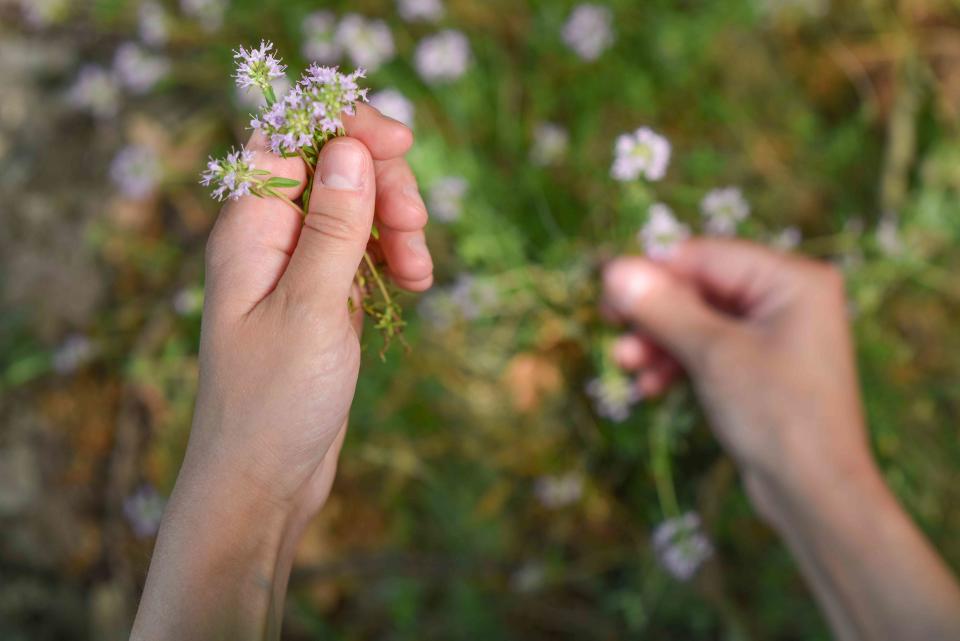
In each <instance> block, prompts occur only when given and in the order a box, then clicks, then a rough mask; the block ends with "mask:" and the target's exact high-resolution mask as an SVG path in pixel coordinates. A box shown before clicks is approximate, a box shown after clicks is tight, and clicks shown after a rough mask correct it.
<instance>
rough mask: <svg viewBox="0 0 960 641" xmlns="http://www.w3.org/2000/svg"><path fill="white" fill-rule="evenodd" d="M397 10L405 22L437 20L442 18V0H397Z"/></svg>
mask: <svg viewBox="0 0 960 641" xmlns="http://www.w3.org/2000/svg"><path fill="white" fill-rule="evenodd" d="M397 12H398V13H399V14H400V17H401V18H403V19H404V20H406V21H407V22H437V21H438V20H440V19H441V18H443V14H444V8H443V0H397Z"/></svg>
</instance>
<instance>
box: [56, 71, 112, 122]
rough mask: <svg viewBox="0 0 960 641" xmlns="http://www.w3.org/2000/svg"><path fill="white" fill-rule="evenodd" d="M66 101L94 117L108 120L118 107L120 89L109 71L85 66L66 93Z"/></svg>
mask: <svg viewBox="0 0 960 641" xmlns="http://www.w3.org/2000/svg"><path fill="white" fill-rule="evenodd" d="M67 101H68V102H69V103H70V104H71V105H73V106H74V107H77V108H79V109H84V110H86V111H89V112H90V113H91V114H93V115H94V116H97V117H99V118H109V117H110V116H113V115H114V114H116V113H117V109H118V108H119V106H120V88H119V87H118V86H117V81H116V78H115V77H114V75H113V74H111V73H110V72H109V71H107V70H106V69H104V68H103V67H100V66H97V65H86V66H84V67H82V68H81V69H80V72H79V73H78V74H77V79H76V81H74V83H73V86H72V87H71V88H70V90H69V92H68V93H67Z"/></svg>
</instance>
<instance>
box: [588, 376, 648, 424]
mask: <svg viewBox="0 0 960 641" xmlns="http://www.w3.org/2000/svg"><path fill="white" fill-rule="evenodd" d="M586 392H587V395H588V396H590V398H591V399H592V400H593V405H594V408H595V409H596V411H597V414H598V415H600V416H602V417H604V418H607V419H610V420H611V421H613V422H614V423H622V422H624V421H625V420H627V418H628V417H629V416H630V410H631V409H632V408H633V406H634V405H636V404H637V403H639V402H640V400H641V398H642V397H641V395H640V390H638V389H637V385H636V383H635V381H634V380H633V379H632V378H629V377H628V376H625V375H624V374H622V373H621V372H618V371H613V370H610V371H605V372H602V373H601V375H600V376H598V377H597V378H593V379H591V380H590V381H588V382H587V386H586Z"/></svg>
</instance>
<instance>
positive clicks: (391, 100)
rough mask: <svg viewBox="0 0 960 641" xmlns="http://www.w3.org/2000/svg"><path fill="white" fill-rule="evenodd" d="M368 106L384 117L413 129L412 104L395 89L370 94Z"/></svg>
mask: <svg viewBox="0 0 960 641" xmlns="http://www.w3.org/2000/svg"><path fill="white" fill-rule="evenodd" d="M370 105H371V106H373V107H375V108H376V109H377V110H378V111H379V112H380V113H382V114H383V115H384V116H388V117H390V118H393V119H394V120H399V121H400V122H402V123H403V124H405V125H406V126H408V127H411V128H412V127H413V114H414V106H413V103H412V102H410V100H409V99H407V97H406V96H404V95H403V94H402V93H400V92H399V91H397V90H396V89H384V90H383V91H378V92H377V93H375V94H372V95H371V96H370Z"/></svg>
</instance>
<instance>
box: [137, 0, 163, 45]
mask: <svg viewBox="0 0 960 641" xmlns="http://www.w3.org/2000/svg"><path fill="white" fill-rule="evenodd" d="M137 15H138V25H139V28H138V32H139V34H140V39H141V40H142V41H143V42H144V43H145V44H148V45H150V46H152V47H160V46H163V45H165V44H167V40H169V38H170V17H169V16H168V15H167V11H166V10H165V9H164V8H163V6H162V5H161V4H160V3H158V2H156V1H155V0H145V1H144V2H141V3H140V8H139V9H138V14H137Z"/></svg>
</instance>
